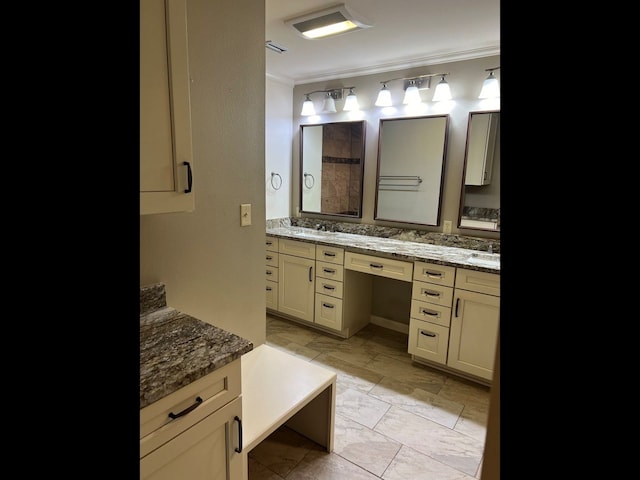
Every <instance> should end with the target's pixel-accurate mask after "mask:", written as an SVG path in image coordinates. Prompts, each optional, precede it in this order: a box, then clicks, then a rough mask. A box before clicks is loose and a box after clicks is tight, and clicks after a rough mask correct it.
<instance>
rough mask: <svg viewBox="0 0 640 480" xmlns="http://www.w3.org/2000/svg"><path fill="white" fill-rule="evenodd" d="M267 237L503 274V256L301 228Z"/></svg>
mask: <svg viewBox="0 0 640 480" xmlns="http://www.w3.org/2000/svg"><path fill="white" fill-rule="evenodd" d="M266 233H267V235H272V236H274V237H279V238H290V239H293V240H302V241H306V242H311V243H316V244H322V245H330V246H338V247H342V248H344V249H345V250H347V251H351V252H357V253H364V254H375V255H377V256H381V257H387V258H393V259H397V260H408V261H415V260H420V261H426V262H429V263H434V264H438V265H448V266H453V267H463V268H468V269H471V270H479V271H484V272H489V273H500V254H499V253H488V252H484V251H479V250H476V249H467V248H458V247H450V246H444V245H433V244H429V243H424V242H414V241H410V240H399V239H394V238H384V237H376V236H369V235H359V234H353V233H344V232H331V231H318V230H315V229H312V228H306V227H299V226H277V227H267V230H266Z"/></svg>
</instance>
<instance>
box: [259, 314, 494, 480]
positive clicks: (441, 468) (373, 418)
mask: <svg viewBox="0 0 640 480" xmlns="http://www.w3.org/2000/svg"><path fill="white" fill-rule="evenodd" d="M266 343H267V344H268V345H270V346H272V347H275V348H279V349H281V350H284V351H286V352H288V353H291V354H293V355H296V356H298V357H302V358H306V359H308V360H309V361H310V362H314V363H317V364H320V365H323V366H325V367H326V368H328V369H330V370H332V371H335V372H336V373H337V376H338V377H337V388H336V417H335V432H334V451H333V452H331V453H328V452H326V451H325V450H324V449H323V448H322V447H321V446H319V445H317V444H315V443H314V442H312V441H310V440H308V439H306V438H305V437H302V436H301V435H299V434H297V433H296V432H294V431H293V430H291V429H289V428H287V427H282V428H280V429H278V430H277V431H275V432H274V433H273V434H272V435H271V436H269V437H268V438H267V439H265V440H264V441H263V442H262V443H261V444H260V445H258V446H257V447H255V448H254V449H253V450H252V451H251V452H249V455H248V457H249V480H282V479H286V480H301V479H305V480H311V479H317V480H375V479H385V480H474V479H479V478H480V472H481V466H482V455H483V452H484V441H485V433H486V424H487V416H488V411H489V390H490V389H489V387H486V386H484V385H480V384H476V383H474V382H471V381H467V380H465V379H462V378H459V377H455V376H451V375H447V374H445V373H443V372H441V371H439V370H436V369H431V368H429V367H427V366H424V365H420V364H417V363H415V362H412V361H411V357H410V356H409V354H408V353H407V335H405V334H402V333H399V332H395V331H393V330H388V329H386V328H382V327H379V326H377V325H373V324H369V325H367V326H366V327H365V328H364V329H362V330H361V331H360V332H358V333H357V334H356V335H354V336H353V337H351V338H349V339H348V340H347V339H340V338H339V337H334V336H331V335H328V334H324V333H322V332H319V331H317V330H314V329H311V328H309V327H306V326H304V325H300V324H298V323H295V322H290V321H288V320H284V319H281V318H279V317H275V316H271V315H269V314H267V341H266Z"/></svg>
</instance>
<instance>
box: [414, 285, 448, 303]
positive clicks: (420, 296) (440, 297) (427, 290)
mask: <svg viewBox="0 0 640 480" xmlns="http://www.w3.org/2000/svg"><path fill="white" fill-rule="evenodd" d="M411 298H413V299H416V300H421V301H423V302H428V303H433V304H436V305H442V306H444V307H451V302H452V301H453V287H444V286H442V285H435V284H433V283H426V282H418V281H417V280H414V282H413V287H412V289H411Z"/></svg>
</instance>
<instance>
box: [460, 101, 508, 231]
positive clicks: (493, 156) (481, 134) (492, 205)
mask: <svg viewBox="0 0 640 480" xmlns="http://www.w3.org/2000/svg"><path fill="white" fill-rule="evenodd" d="M458 228H470V229H475V230H490V231H500V111H498V110H495V111H484V112H469V121H468V125H467V143H466V146H465V154H464V175H463V182H462V192H461V194H460V215H459V216H458Z"/></svg>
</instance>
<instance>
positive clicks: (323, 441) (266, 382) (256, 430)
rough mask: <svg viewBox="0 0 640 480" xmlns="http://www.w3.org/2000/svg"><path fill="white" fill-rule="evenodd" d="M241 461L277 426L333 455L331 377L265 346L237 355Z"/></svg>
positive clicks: (333, 387)
mask: <svg viewBox="0 0 640 480" xmlns="http://www.w3.org/2000/svg"><path fill="white" fill-rule="evenodd" d="M240 358H241V362H242V367H241V368H242V462H243V472H244V473H243V475H244V479H245V480H248V459H247V455H248V454H249V452H250V451H251V450H252V449H253V448H254V447H256V446H257V445H258V444H259V443H260V442H262V441H263V440H264V439H265V438H267V437H268V436H269V435H271V434H272V433H273V432H274V431H275V430H277V429H278V428H279V427H280V426H282V425H286V426H287V427H289V428H291V429H292V430H295V431H296V432H298V433H300V434H301V435H304V436H305V437H307V438H309V439H311V440H313V441H314V442H316V443H318V444H319V445H322V446H323V447H325V448H326V449H327V452H331V451H332V450H333V430H334V424H335V405H336V378H337V375H336V374H335V373H334V372H332V371H330V370H327V369H326V368H323V367H321V366H319V365H315V364H313V363H310V362H309V361H306V360H303V359H301V358H298V357H295V356H293V355H291V354H288V353H286V352H283V351H280V350H278V349H276V348H273V347H270V346H268V345H264V344H263V345H260V346H258V347H256V348H254V349H253V350H252V351H250V352H248V353H245V354H244V355H242V357H240Z"/></svg>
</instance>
